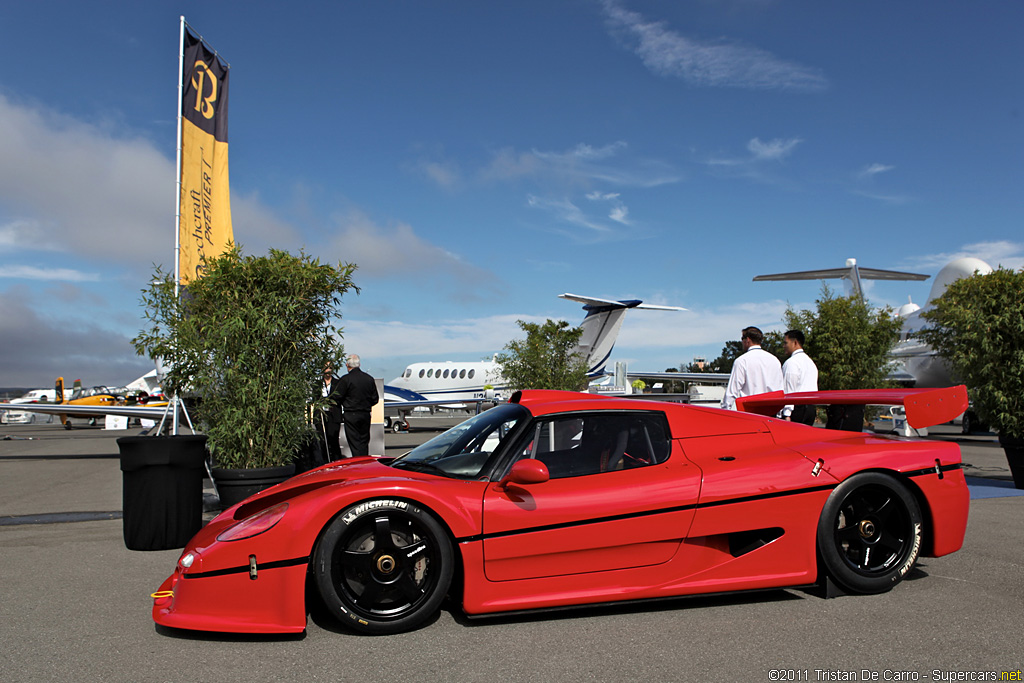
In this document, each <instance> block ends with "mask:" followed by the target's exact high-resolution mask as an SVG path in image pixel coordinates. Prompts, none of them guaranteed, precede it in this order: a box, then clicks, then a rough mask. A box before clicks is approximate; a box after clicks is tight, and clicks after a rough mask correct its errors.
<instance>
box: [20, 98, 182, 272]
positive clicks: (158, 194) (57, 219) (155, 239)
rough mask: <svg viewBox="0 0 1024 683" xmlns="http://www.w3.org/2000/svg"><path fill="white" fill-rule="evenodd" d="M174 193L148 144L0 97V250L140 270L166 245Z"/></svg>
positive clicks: (163, 164) (169, 172) (164, 163)
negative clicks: (3, 220) (0, 224)
mask: <svg viewBox="0 0 1024 683" xmlns="http://www.w3.org/2000/svg"><path fill="white" fill-rule="evenodd" d="M174 187H175V184H174V164H173V162H171V161H170V160H168V159H166V158H165V157H164V156H163V155H161V154H160V153H159V152H158V151H157V150H156V148H155V147H154V146H153V144H152V143H151V142H149V141H148V140H145V139H142V138H133V137H118V136H116V135H114V134H113V133H111V132H110V131H108V130H106V129H105V128H103V127H101V126H98V125H93V124H87V123H82V122H80V121H77V120H74V119H72V118H70V117H67V116H62V115H59V114H56V113H54V112H51V111H47V110H45V109H43V108H40V107H35V106H30V105H24V104H19V103H15V102H12V101H11V100H10V99H8V98H7V97H5V96H3V95H0V205H2V206H3V207H4V208H5V212H6V213H7V214H8V215H10V216H15V217H17V218H16V219H15V220H13V221H12V222H9V223H8V224H7V225H6V226H4V229H3V234H4V237H3V239H2V241H3V243H4V244H6V245H8V246H12V245H13V246H18V247H26V248H32V249H49V250H56V251H66V252H70V253H74V254H76V255H79V256H81V257H83V258H92V259H97V260H103V261H107V262H123V261H130V262H140V263H143V264H146V265H147V266H148V264H150V263H152V262H153V261H154V260H156V259H158V258H159V256H160V255H161V254H163V253H167V252H169V251H171V248H172V246H173V243H171V242H169V238H166V237H164V236H166V235H167V234H168V233H170V231H171V230H172V229H173V222H174ZM169 245H171V246H169Z"/></svg>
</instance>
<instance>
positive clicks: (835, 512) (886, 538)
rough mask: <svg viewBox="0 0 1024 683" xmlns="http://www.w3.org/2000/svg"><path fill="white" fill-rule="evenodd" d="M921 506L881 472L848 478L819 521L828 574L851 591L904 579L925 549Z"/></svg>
mask: <svg viewBox="0 0 1024 683" xmlns="http://www.w3.org/2000/svg"><path fill="white" fill-rule="evenodd" d="M921 538H922V521H921V508H920V506H919V505H918V504H917V500H915V498H914V496H913V495H912V494H911V493H910V492H909V491H908V490H907V488H906V486H904V485H903V484H902V483H900V482H899V481H897V480H896V479H895V478H893V477H891V476H889V475H887V474H882V473H880V472H866V473H863V474H857V475H854V476H853V477H850V478H849V479H847V480H846V481H844V482H843V483H842V484H840V485H839V486H838V487H836V489H835V490H834V491H833V492H832V494H831V495H830V496H829V499H828V501H827V502H826V503H825V507H824V508H823V509H822V512H821V518H820V519H819V520H818V551H819V553H820V555H821V560H822V562H823V563H824V565H825V568H826V569H827V570H828V572H829V574H830V575H831V576H832V578H833V579H834V580H835V582H836V583H838V584H839V585H840V586H842V587H843V588H845V589H846V590H847V591H850V592H852V593H883V592H885V591H887V590H889V589H891V588H892V587H893V586H895V585H896V584H897V583H899V582H900V581H902V580H903V577H905V576H906V575H907V572H909V571H910V570H911V568H912V567H913V566H914V563H915V562H916V561H917V557H918V555H919V554H920V552H921Z"/></svg>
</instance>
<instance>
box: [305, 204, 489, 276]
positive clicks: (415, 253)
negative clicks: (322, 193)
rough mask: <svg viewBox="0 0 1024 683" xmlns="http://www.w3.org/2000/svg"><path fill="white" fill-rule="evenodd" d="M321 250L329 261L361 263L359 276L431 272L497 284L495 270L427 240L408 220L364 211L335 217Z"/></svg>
mask: <svg viewBox="0 0 1024 683" xmlns="http://www.w3.org/2000/svg"><path fill="white" fill-rule="evenodd" d="M317 252H318V253H319V254H321V257H322V258H323V259H325V260H327V261H343V262H345V263H355V264H357V265H358V266H359V270H358V271H357V278H358V277H359V276H365V277H375V278H382V277H387V278H392V277H395V276H402V277H422V276H423V275H431V276H432V277H449V278H452V279H454V280H455V281H456V283H476V284H477V286H478V287H479V288H481V289H486V288H488V287H495V286H497V284H496V280H497V278H496V276H495V275H494V273H492V272H490V271H488V270H485V269H483V268H480V267H478V266H475V265H473V264H470V263H466V262H465V261H463V260H462V258H461V257H460V256H458V255H457V254H454V253H452V252H450V251H448V250H447V249H444V248H442V247H439V246H437V245H434V244H431V243H430V242H427V241H426V240H424V239H423V238H421V237H420V236H419V235H418V234H417V233H416V231H415V230H414V229H413V227H412V226H411V225H409V224H408V223H401V222H399V223H394V224H392V225H389V226H381V225H378V224H377V223H376V222H374V221H373V220H372V219H371V218H370V217H368V216H366V215H365V214H364V213H362V212H360V211H349V212H348V213H344V214H341V215H339V216H337V217H335V225H334V227H333V228H332V231H331V237H330V239H329V240H328V242H327V245H326V246H325V248H324V249H318V250H317Z"/></svg>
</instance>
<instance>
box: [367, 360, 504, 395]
mask: <svg viewBox="0 0 1024 683" xmlns="http://www.w3.org/2000/svg"><path fill="white" fill-rule="evenodd" d="M388 387H394V388H396V389H403V390H405V391H413V392H415V393H417V394H419V395H421V396H422V397H423V398H425V399H427V400H431V401H435V400H452V401H474V400H479V399H484V398H489V396H488V387H490V389H491V392H490V393H491V397H493V396H502V395H504V394H505V393H507V389H506V387H505V385H504V381H503V380H502V378H501V371H500V370H499V368H498V364H497V363H496V362H495V361H493V360H485V361H468V362H466V361H444V362H425V363H413V364H412V365H410V366H408V367H407V368H406V369H405V372H403V373H402V374H401V376H400V377H396V378H394V379H393V380H391V381H390V382H388ZM386 392H387V388H385V393H386Z"/></svg>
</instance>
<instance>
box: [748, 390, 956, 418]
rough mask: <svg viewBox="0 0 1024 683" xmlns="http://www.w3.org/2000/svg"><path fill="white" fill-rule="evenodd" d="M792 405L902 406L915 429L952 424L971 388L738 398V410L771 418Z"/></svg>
mask: <svg viewBox="0 0 1024 683" xmlns="http://www.w3.org/2000/svg"><path fill="white" fill-rule="evenodd" d="M788 405H897V406H898V405H901V406H903V407H904V408H905V409H906V411H907V423H908V424H909V425H910V426H911V427H913V428H914V429H921V428H922V427H931V426H932V425H937V424H942V423H944V422H949V421H950V420H952V419H953V418H955V417H956V416H957V415H960V414H961V413H963V412H964V411H965V410H967V387H965V386H964V385H962V384H961V385H958V386H955V387H945V388H942V389H847V390H843V391H805V392H799V393H794V394H786V393H783V392H781V391H772V392H770V393H767V394H758V395H756V396H741V397H740V398H737V399H736V409H737V410H742V411H744V412H747V413H755V414H757V415H767V416H769V417H771V416H774V415H776V414H778V412H779V411H780V410H782V408H783V406H788Z"/></svg>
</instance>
